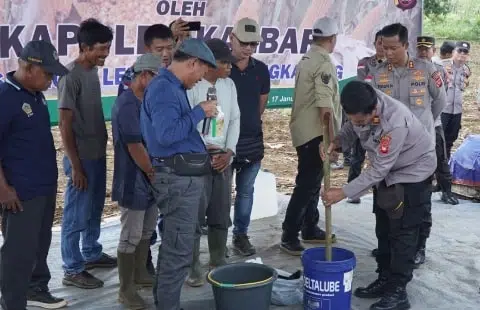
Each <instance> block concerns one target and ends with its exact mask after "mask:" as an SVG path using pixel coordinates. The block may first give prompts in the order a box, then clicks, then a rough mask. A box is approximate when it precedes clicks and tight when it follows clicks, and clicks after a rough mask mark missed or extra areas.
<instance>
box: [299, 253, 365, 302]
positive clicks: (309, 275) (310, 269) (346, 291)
mask: <svg viewBox="0 0 480 310" xmlns="http://www.w3.org/2000/svg"><path fill="white" fill-rule="evenodd" d="M302 264H303V277H304V293H303V305H304V308H303V309H305V310H350V309H351V300H352V280H353V270H354V269H355V264H356V259H355V254H353V252H351V251H348V250H345V249H340V248H333V249H332V261H330V262H327V261H325V248H323V247H322V248H312V249H307V250H305V251H304V252H303V255H302Z"/></svg>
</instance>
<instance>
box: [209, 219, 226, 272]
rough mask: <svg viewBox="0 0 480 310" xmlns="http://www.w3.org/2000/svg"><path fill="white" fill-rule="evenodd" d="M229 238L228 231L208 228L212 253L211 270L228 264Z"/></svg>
mask: <svg viewBox="0 0 480 310" xmlns="http://www.w3.org/2000/svg"><path fill="white" fill-rule="evenodd" d="M227 238H228V230H227V229H219V228H214V227H208V251H209V252H210V262H209V266H210V269H213V268H216V267H219V266H223V265H226V264H227V260H226V259H225V256H226V249H227Z"/></svg>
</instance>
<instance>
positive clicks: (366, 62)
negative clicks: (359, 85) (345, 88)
mask: <svg viewBox="0 0 480 310" xmlns="http://www.w3.org/2000/svg"><path fill="white" fill-rule="evenodd" d="M383 61H384V60H383V59H378V58H377V56H376V55H373V56H370V57H365V58H362V59H360V61H359V62H358V65H357V80H359V81H365V82H369V80H371V75H372V73H373V72H374V71H375V69H376V68H377V66H378V65H379V64H381V63H382V62H383Z"/></svg>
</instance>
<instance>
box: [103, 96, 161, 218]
mask: <svg viewBox="0 0 480 310" xmlns="http://www.w3.org/2000/svg"><path fill="white" fill-rule="evenodd" d="M140 105H141V101H140V100H139V99H138V98H137V97H136V96H135V95H134V94H133V92H132V90H131V89H128V90H126V91H124V92H123V93H122V94H121V95H120V96H119V97H117V100H116V101H115V104H114V106H113V108H112V136H113V145H114V151H115V156H114V164H113V165H114V169H113V184H112V200H113V201H117V202H118V204H119V205H120V206H122V207H124V208H128V209H135V210H145V209H147V208H148V207H150V206H151V205H152V199H153V197H152V195H151V193H150V187H149V184H148V180H147V177H146V176H145V174H144V173H143V172H142V171H141V170H140V169H139V168H138V166H137V165H136V164H135V161H134V160H133V158H132V157H131V156H130V153H129V151H128V144H134V143H142V142H143V141H142V133H141V131H140Z"/></svg>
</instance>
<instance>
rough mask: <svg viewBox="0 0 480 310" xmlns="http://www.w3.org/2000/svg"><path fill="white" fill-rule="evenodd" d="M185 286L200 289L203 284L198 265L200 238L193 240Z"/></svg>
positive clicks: (203, 280) (202, 276)
mask: <svg viewBox="0 0 480 310" xmlns="http://www.w3.org/2000/svg"><path fill="white" fill-rule="evenodd" d="M187 284H188V285H189V286H191V287H200V286H203V285H204V284H205V279H204V274H203V271H202V266H201V265H200V238H195V241H194V243H193V261H192V265H191V267H190V275H189V276H188V279H187Z"/></svg>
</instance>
